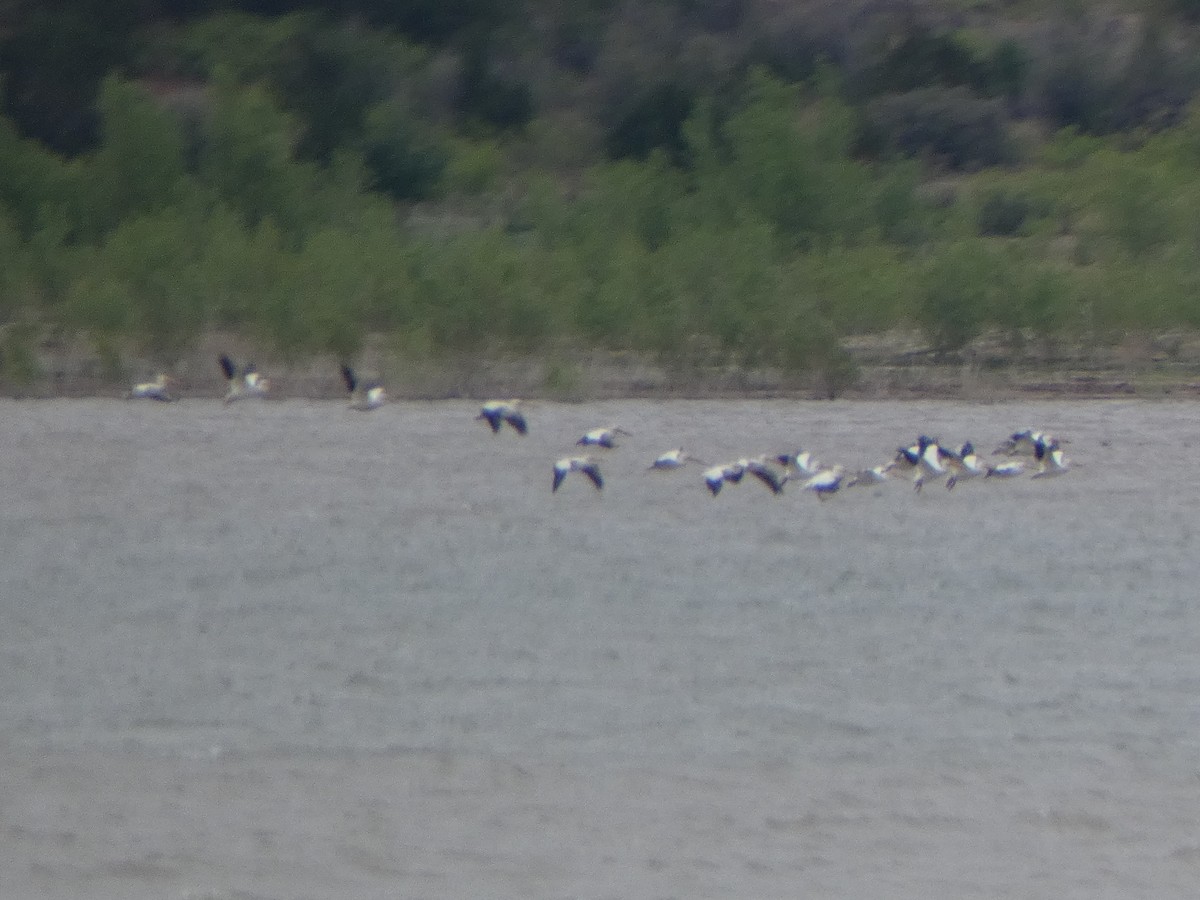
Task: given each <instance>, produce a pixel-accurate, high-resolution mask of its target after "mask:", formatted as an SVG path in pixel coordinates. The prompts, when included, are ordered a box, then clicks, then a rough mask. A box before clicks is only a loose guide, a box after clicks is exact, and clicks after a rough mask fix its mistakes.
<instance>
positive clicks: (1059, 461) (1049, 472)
mask: <svg viewBox="0 0 1200 900" xmlns="http://www.w3.org/2000/svg"><path fill="white" fill-rule="evenodd" d="M1035 456H1036V458H1037V461H1038V470H1037V471H1036V472H1034V473H1033V477H1034V478H1049V477H1051V476H1053V475H1062V474H1063V473H1064V472H1066V471H1068V470H1069V469H1070V468H1071V463H1070V461H1069V460H1068V459H1067V458H1066V457H1065V456H1063V452H1062V450H1060V449H1058V448H1057V447H1055V448H1050V447H1048V446H1046V445H1045V444H1038V445H1037V447H1036V448H1035Z"/></svg>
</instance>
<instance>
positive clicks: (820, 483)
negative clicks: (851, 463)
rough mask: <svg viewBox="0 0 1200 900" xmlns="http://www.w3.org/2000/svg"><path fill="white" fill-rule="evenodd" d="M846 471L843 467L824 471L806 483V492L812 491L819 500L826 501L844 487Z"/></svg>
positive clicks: (834, 467)
mask: <svg viewBox="0 0 1200 900" xmlns="http://www.w3.org/2000/svg"><path fill="white" fill-rule="evenodd" d="M845 472H846V470H845V469H844V468H843V467H842V466H832V467H830V468H828V469H822V470H821V471H820V472H818V473H817V474H816V475H814V476H812V477H811V478H810V479H808V481H806V482H804V490H806V491H812V492H813V493H815V494H816V495H817V499H819V500H824V499H825V498H826V497H827V496H829V495H830V494H836V493H837V491H838V488H840V487H841V486H842V480H843V479H844V478H845Z"/></svg>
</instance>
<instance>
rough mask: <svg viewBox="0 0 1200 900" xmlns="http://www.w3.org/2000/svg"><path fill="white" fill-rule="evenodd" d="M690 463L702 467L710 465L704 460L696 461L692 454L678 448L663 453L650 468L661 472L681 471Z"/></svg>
mask: <svg viewBox="0 0 1200 900" xmlns="http://www.w3.org/2000/svg"><path fill="white" fill-rule="evenodd" d="M690 462H694V463H699V464H700V465H702V466H707V465H708V463H706V462H705V461H704V460H702V459H696V457H694V456H692V455H691V454H689V453H685V452H684V450H683V448H682V447H676V448H675V449H674V450H668V451H667V452H666V453H663V454H662V455H660V456H659V457H658V458H657V459H656V460H654V462H652V463H650V468H651V469H658V470H660V471H663V470H667V469H679V468H682V467H683V466H685V465H686V464H687V463H690Z"/></svg>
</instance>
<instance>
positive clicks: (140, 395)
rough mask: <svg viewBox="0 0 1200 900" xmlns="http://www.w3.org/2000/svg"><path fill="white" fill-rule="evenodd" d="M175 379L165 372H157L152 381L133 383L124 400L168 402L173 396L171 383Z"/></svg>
mask: <svg viewBox="0 0 1200 900" xmlns="http://www.w3.org/2000/svg"><path fill="white" fill-rule="evenodd" d="M174 381H175V379H174V378H172V377H171V376H170V375H167V374H166V373H165V372H159V373H158V377H157V378H155V379H154V380H153V381H143V382H142V383H140V384H135V385H134V386H133V387H131V388H130V389H129V393H128V394H126V395H125V399H126V400H161V401H162V402H164V403H170V402H171V401H172V400H174V399H175V397H174V396H173V395H172V394H171V385H172V383H174Z"/></svg>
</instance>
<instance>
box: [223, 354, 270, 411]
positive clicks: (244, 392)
mask: <svg viewBox="0 0 1200 900" xmlns="http://www.w3.org/2000/svg"><path fill="white" fill-rule="evenodd" d="M220 363H221V371H222V372H224V373H225V379H226V380H227V381H228V382H229V390H228V391H227V392H226V394H225V403H226V404H229V403H232V402H233V401H235V400H241V399H243V398H246V397H265V396H267V391H269V390H270V389H271V381H270V379H269V378H264V377H263V376H262V375H259V374H258V369H257V368H255V366H254V363H246V365H245V366H243V367H242V368H241V370H240V371H239V370H238V367H237V366H235V365H234V364H233V360H232V359H230V358H229V357H228V356H226V355H225V354H223V353H222V354H221V358H220Z"/></svg>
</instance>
